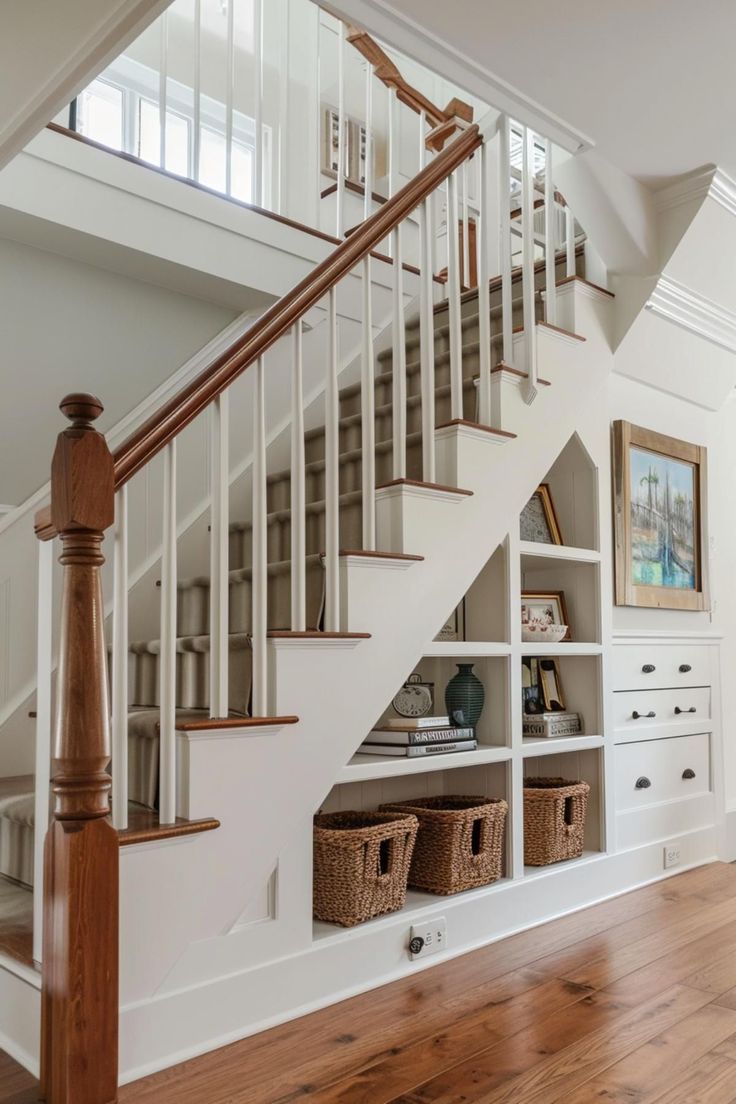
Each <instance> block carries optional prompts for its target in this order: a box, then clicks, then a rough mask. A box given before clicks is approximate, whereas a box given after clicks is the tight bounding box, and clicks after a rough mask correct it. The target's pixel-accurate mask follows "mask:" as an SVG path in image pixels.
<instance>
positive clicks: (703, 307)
mask: <svg viewBox="0 0 736 1104" xmlns="http://www.w3.org/2000/svg"><path fill="white" fill-rule="evenodd" d="M734 195H735V198H736V193H734ZM734 212H735V213H736V207H735V208H734ZM646 309H647V310H650V311H652V313H654V314H658V315H661V317H662V318H666V319H668V320H669V321H670V322H674V323H675V324H676V325H678V326H682V328H683V329H685V330H689V331H690V332H691V333H694V334H697V335H698V336H699V337H704V338H705V340H706V341H710V342H711V343H712V344H713V345H718V346H720V348H721V349H726V350H728V352H729V353H736V314H735V313H734V312H733V311H731V310H729V309H728V308H727V307H724V306H722V305H721V304H720V303H714V302H713V300H712V299H706V297H705V296H704V295H700V293H699V292H697V291H693V290H692V288H687V287H685V285H684V284H681V283H679V282H678V281H677V280H673V279H672V277H671V276H666V275H665V274H664V273H663V274H662V275H661V276H660V278H659V281H658V283H657V286H656V287H655V289H654V291H653V292H652V294H651V295H650V297H649V299H648V301H647V303H646Z"/></svg>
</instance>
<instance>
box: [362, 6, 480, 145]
mask: <svg viewBox="0 0 736 1104" xmlns="http://www.w3.org/2000/svg"><path fill="white" fill-rule="evenodd" d="M345 25H346V27H347V35H346V37H347V41H348V42H349V43H350V45H351V46H354V47H355V49H356V50H357V51H358V53H359V54H362V56H363V57H364V58H365V59H366V61H367V62H369V64H370V65H372V66H373V72H374V75H375V76H376V77H377V78H378V80H380V81H381V83H382V84H385V85H386V87H387V88H392V89H393V90H394V92H395V93H396V98H397V99H398V100H400V101H401V103H403V104H406V106H407V107H410V108H411V110H412V111H416V113H417V115H421V114H422V113H423V114H424V116H425V118H426V120H427V123H428V124H429V126H430V127H439V126H442V125H443V124H444V123H447V122H449V121H450V120H451V119H454V118H456V117H457V118H459V119H462V121H463V122H465V123H472V121H473V109H472V107H471V106H470V104H466V103H465V102H464V101H463V100H460V99H458V98H457V97H453V99H451V100H450V102H449V104H448V105H447V107H446V108H444V110H443V109H442V108H439V107H437V105H436V104H433V103H432V101H431V100H430V99H429V98H428V97H427V96H425V95H424V93H423V92H420V91H419V89H418V88H414V86H413V85H411V84H409V82H408V81H407V80H405V79H404V77H403V76H402V74H401V70H400V69H399V68H398V66H397V65H396V63H395V62H393V61H392V60H391V58H390V57H389V56H388V54H387V53H386V51H385V50H384V49H383V48H382V47H381V46H379V45H378V43H377V42H376V40H375V38H373V37H372V36H371V35H369V34H368V32H367V31H364V30H362V29H361V28H360V27H354V26H353V25H352V24H351V23H346V24H345Z"/></svg>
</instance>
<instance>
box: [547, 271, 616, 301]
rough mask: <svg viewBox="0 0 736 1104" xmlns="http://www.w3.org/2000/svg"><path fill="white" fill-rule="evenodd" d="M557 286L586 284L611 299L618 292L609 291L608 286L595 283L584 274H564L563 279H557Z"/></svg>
mask: <svg viewBox="0 0 736 1104" xmlns="http://www.w3.org/2000/svg"><path fill="white" fill-rule="evenodd" d="M556 283H557V287H562V286H563V285H564V284H573V283H577V284H584V285H585V287H589V288H592V289H593V290H594V291H599V292H600V293H601V295H607V296H608V298H609V299H615V298H616V294H615V292H613V291H609V290H608V288H604V287H601V285H600V284H594V283H593V281H592V280H586V279H585V277H584V276H575V275H573V276H564V277H563V278H562V279H561V280H557V281H556Z"/></svg>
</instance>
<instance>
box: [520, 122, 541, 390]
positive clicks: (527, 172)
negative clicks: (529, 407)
mask: <svg viewBox="0 0 736 1104" xmlns="http://www.w3.org/2000/svg"><path fill="white" fill-rule="evenodd" d="M522 141H523V168H522V180H521V233H522V253H521V256H522V309H523V318H524V338H525V342H524V343H525V346H526V365H525V367H526V372H527V377H528V378H527V381H526V387H525V389H524V401H525V402H526V403H531V402H533V401H534V399H535V398H536V395H537V322H536V289H535V286H534V132H533V131H532V130H531V129H530V128H529V127H527V126H525V127H524V128H523V136H522Z"/></svg>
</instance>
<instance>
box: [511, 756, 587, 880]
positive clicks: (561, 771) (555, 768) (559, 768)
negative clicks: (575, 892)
mask: <svg viewBox="0 0 736 1104" xmlns="http://www.w3.org/2000/svg"><path fill="white" fill-rule="evenodd" d="M604 754H605V753H604V750H603V748H602V747H594V748H581V749H579V750H576V751H561V752H559V753H558V754H556V755H542V756H528V757H526V758H525V759H524V778H525V779H526V778H566V779H569V780H571V781H575V782H587V783H588V785H589V786H590V795H589V797H588V808H587V815H586V818H585V836H584V842H583V848H584V850H583V855H582V857H581V858H578V859H569V860H567V861H566V862H561V863H554V864H552V865H550V866H525V867H524V877H525V878H529V877H535V876H537V875H539V874H543V873H545V872H547V873H548V872H550V871H553V870H558V869H560V868H562V867H565V866H570V865H571V864H572V863H576V862H584V861H586V860H588V859H590V858H592V857H594V856H596V855H600V854H601V853H602V852H603V851H604V850H605V844H604V839H605V835H604V830H603V809H604V798H603V792H604V790H603V787H604V778H605V772H604V769H603V756H604Z"/></svg>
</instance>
